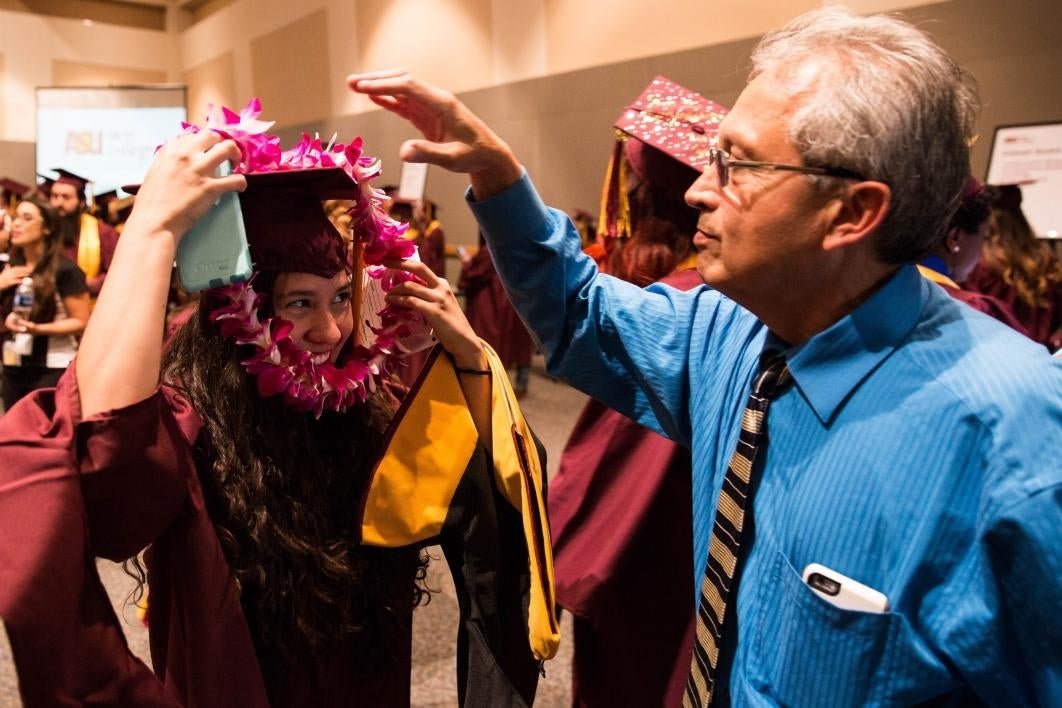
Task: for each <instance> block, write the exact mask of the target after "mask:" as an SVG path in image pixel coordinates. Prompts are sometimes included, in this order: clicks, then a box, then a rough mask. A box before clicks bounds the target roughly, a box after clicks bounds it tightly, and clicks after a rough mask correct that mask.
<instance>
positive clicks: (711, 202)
mask: <svg viewBox="0 0 1062 708" xmlns="http://www.w3.org/2000/svg"><path fill="white" fill-rule="evenodd" d="M719 189H720V188H719V180H718V179H717V178H716V176H715V170H714V169H711V168H707V169H705V170H703V171H702V172H701V174H700V176H698V177H697V179H696V180H694V181H693V184H691V185H690V187H689V189H687V190H686V203H687V204H689V205H690V206H691V207H693V208H694V209H708V210H711V209H715V208H716V207H718V206H719V198H720V194H719Z"/></svg>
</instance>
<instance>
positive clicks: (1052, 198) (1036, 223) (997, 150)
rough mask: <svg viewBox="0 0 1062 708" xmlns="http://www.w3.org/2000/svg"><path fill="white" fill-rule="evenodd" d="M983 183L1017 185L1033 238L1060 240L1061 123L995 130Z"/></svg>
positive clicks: (1061, 226)
mask: <svg viewBox="0 0 1062 708" xmlns="http://www.w3.org/2000/svg"><path fill="white" fill-rule="evenodd" d="M985 182H987V183H988V184H1018V185H1021V193H1022V203H1021V208H1022V211H1024V212H1025V217H1026V218H1027V219H1028V220H1029V223H1030V224H1031V225H1032V227H1033V230H1034V231H1036V234H1037V235H1038V236H1040V237H1041V238H1051V239H1062V121H1052V122H1048V123H1026V124H1021V125H1001V126H998V127H997V128H996V130H995V133H994V134H993V136H992V152H991V153H990V155H989V158H988V175H987V176H986V178H985Z"/></svg>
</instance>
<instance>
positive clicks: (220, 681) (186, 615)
mask: <svg viewBox="0 0 1062 708" xmlns="http://www.w3.org/2000/svg"><path fill="white" fill-rule="evenodd" d="M200 427H201V421H200V419H199V417H198V415H196V414H195V412H194V411H193V410H192V408H191V406H190V405H189V404H188V402H187V401H186V400H185V399H184V398H182V397H181V396H180V395H178V394H177V393H176V392H174V390H173V389H171V388H169V387H165V386H163V387H160V389H159V390H158V391H157V392H156V393H155V394H154V395H152V396H150V397H148V398H147V399H145V400H143V401H140V402H138V403H135V404H133V405H131V406H128V407H127V408H123V409H120V410H117V411H110V412H106V413H103V414H100V415H97V416H93V417H92V418H91V419H89V420H86V421H82V420H80V409H79V404H78V393H77V383H76V377H75V375H74V368H73V367H70V369H69V370H68V371H67V373H66V374H65V375H64V376H63V378H62V380H61V381H60V383H59V386H58V388H56V389H54V390H53V389H45V390H42V391H38V392H35V393H34V394H33V395H32V396H30V397H27V398H26V399H24V400H23V401H21V402H20V403H19V404H18V405H17V406H15V407H14V408H12V410H11V411H9V412H8V413H7V414H6V415H5V416H4V417H3V418H0V458H2V459H3V464H2V465H0V519H3V520H4V523H3V528H4V534H3V535H2V536H0V617H3V619H4V622H5V624H6V626H7V630H8V634H9V637H10V640H11V647H12V653H13V654H14V658H15V664H16V668H17V670H18V674H19V679H20V690H21V692H22V695H23V700H24V701H25V703H26V705H27V706H28V707H32V706H42V705H47V706H51V705H81V704H82V703H89V702H91V703H93V704H99V705H123V706H128V705H136V706H155V705H158V706H204V707H207V708H211V707H214V706H218V707H221V706H233V705H240V706H252V707H253V706H268V705H269V701H268V698H267V693H266V687H265V682H264V680H263V676H262V673H261V670H260V668H259V663H258V658H257V655H256V653H255V648H254V645H253V643H252V640H251V634H250V631H249V629H248V626H247V621H246V619H245V617H244V614H243V610H242V608H241V605H240V600H239V595H238V593H237V591H236V588H235V585H234V584H233V582H232V579H231V572H230V569H229V567H228V564H227V562H226V560H225V557H224V555H223V553H222V550H221V546H220V544H219V542H218V539H217V535H216V534H215V532H214V528H213V525H212V523H211V521H210V518H209V516H208V515H207V512H206V508H205V505H204V499H203V491H202V488H201V486H200V484H199V477H198V474H197V472H196V468H195V464H194V460H193V458H192V442H193V441H194V440H195V438H196V436H197V435H198V432H199V429H200ZM148 545H151V548H150V550H149V551H148V554H147V563H148V569H149V573H150V583H151V596H150V602H149V620H150V624H151V634H150V642H151V653H152V663H153V665H154V666H155V674H153V673H152V672H151V670H149V669H148V668H147V667H146V666H145V665H144V664H143V663H142V662H140V661H139V660H138V659H136V658H135V657H133V656H132V655H131V654H130V652H129V649H128V646H127V645H126V642H125V639H124V637H123V635H122V631H121V628H120V625H119V624H118V619H117V617H116V616H115V614H114V612H113V610H112V609H111V606H110V602H109V601H108V599H107V595H106V593H105V591H104V589H103V587H102V585H101V584H100V581H99V578H98V576H97V574H96V570H95V564H94V560H93V559H94V557H95V556H100V557H104V558H109V559H112V560H116V561H117V560H122V559H125V558H129V557H131V556H132V555H134V554H135V553H136V552H138V551H139V550H141V549H142V548H144V547H146V546H148ZM408 587H409V588H411V587H412V577H410V580H409V585H408ZM408 627H411V623H407V631H406V636H405V637H404V638H403V639H404V641H405V642H406V644H407V647H408V644H409V642H410V641H411V639H410V637H411V634H410V632H409V631H408ZM156 674H157V676H156ZM276 690H277V695H276V696H275V698H276V701H275V704H276V705H292V706H299V705H315V706H317V705H335V706H341V705H350V704H351V702H352V701H355V702H358V703H363V704H365V705H383V706H392V705H408V702H409V652H408V651H405V652H402V653H401V655H400V656H399V657H397V658H396V660H395V661H394V662H393V664H392V665H389V668H388V669H386V670H381V669H380V667H378V666H377V667H374V668H373V669H372V670H370V669H368V668H366V667H364V666H362V665H361V664H359V663H358V662H357V661H356V660H355V659H354V657H353V656H351V655H350V654H349V653H348V651H347V650H346V649H345V648H344V647H340V648H338V649H337V650H336V651H335V652H332V653H331V654H329V656H328V657H326V658H325V659H322V660H321V661H319V662H318V663H317V664H316V665H313V666H304V667H301V669H300V670H296V671H295V672H293V673H292V675H290V676H288V677H286V679H285V682H284V684H283V685H282V686H280V687H277V689H276Z"/></svg>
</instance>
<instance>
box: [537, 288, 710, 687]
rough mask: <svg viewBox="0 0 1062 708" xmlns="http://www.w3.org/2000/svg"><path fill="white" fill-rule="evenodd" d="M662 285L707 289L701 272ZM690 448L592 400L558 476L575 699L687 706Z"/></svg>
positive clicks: (553, 490) (561, 585)
mask: <svg viewBox="0 0 1062 708" xmlns="http://www.w3.org/2000/svg"><path fill="white" fill-rule="evenodd" d="M660 282H662V283H666V284H668V285H671V286H673V287H676V288H679V289H681V290H690V289H692V288H694V287H697V286H699V285H701V284H703V281H702V280H701V279H700V276H699V275H698V274H697V271H696V270H693V269H687V270H682V271H678V272H677V273H673V274H671V275H669V276H667V277H666V278H663V279H662V280H661V281H660ZM691 485H692V471H691V461H690V452H689V450H687V449H685V448H683V447H681V446H679V445H677V444H675V443H674V442H672V441H670V440H668V439H666V438H664V437H662V436H660V435H657V434H656V433H654V432H652V431H650V430H648V429H647V428H644V427H642V426H640V425H638V424H637V423H635V422H634V421H632V420H630V419H629V418H626V417H624V416H622V415H620V414H619V413H616V412H615V411H613V410H611V409H610V408H607V407H605V406H603V405H601V404H600V403H598V402H596V401H590V402H589V403H588V404H587V406H586V408H584V409H583V412H582V415H581V416H580V417H579V421H578V422H577V423H576V425H575V429H574V430H573V431H572V434H571V437H570V438H569V439H568V444H567V446H566V447H565V450H564V455H563V457H562V458H561V463H560V471H559V472H558V474H557V476H556V478H555V479H554V480H553V481H552V482H551V483H550V497H549V518H550V527H551V529H552V532H553V549H554V550H553V553H554V568H555V574H556V579H557V604H558V605H560V606H561V607H563V608H564V609H566V610H568V611H570V612H571V613H572V614H573V615H574V627H575V651H574V656H573V661H572V704H573V705H579V706H582V705H585V706H661V705H679V704H680V703H681V702H682V691H683V689H684V687H685V684H686V676H687V673H688V672H689V664H690V653H691V651H692V646H693V644H692V642H693V622H692V620H693V613H694V593H693V583H694V579H693V571H692V569H691V567H690V557H691V556H692V555H693V512H692V503H693V502H692V486H691Z"/></svg>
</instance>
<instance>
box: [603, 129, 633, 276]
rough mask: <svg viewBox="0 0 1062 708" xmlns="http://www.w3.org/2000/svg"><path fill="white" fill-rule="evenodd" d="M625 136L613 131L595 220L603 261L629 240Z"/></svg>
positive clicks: (629, 216)
mask: <svg viewBox="0 0 1062 708" xmlns="http://www.w3.org/2000/svg"><path fill="white" fill-rule="evenodd" d="M626 142H627V134H626V133H624V132H623V131H622V130H617V131H616V143H615V145H614V147H613V149H612V157H611V159H610V160H609V162H608V168H607V169H606V170H605V184H604V186H603V187H602V189H601V218H600V219H598V227H597V244H598V246H599V248H600V249H601V250H602V251H603V256H604V258H607V257H608V254H609V253H611V252H612V249H613V247H614V246H615V243H616V240H617V239H619V240H620V241H623V240H626V239H628V238H630V236H631V205H630V201H629V200H628V198H627V170H628V169H629V167H628V166H627V160H626V159H625V158H624V156H623V148H624V145H625V144H626Z"/></svg>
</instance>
